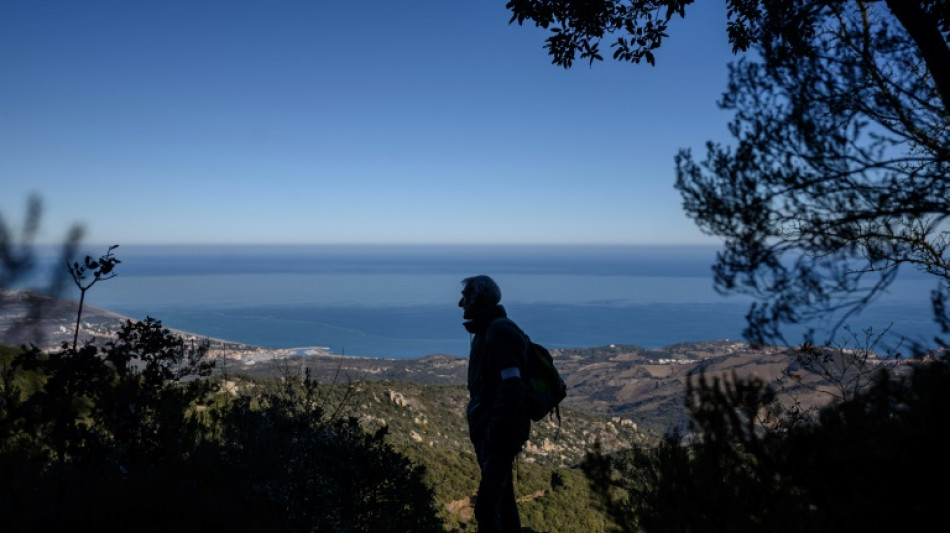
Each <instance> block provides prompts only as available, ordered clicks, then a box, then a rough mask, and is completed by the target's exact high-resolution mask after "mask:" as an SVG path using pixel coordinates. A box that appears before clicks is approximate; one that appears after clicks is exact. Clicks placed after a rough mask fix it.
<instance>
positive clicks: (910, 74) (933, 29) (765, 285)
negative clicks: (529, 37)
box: [507, 0, 950, 343]
mask: <svg viewBox="0 0 950 533" xmlns="http://www.w3.org/2000/svg"><path fill="white" fill-rule="evenodd" d="M691 3H692V1H691V0H653V1H649V0H600V1H586V2H578V1H571V0H512V1H510V2H508V4H507V6H508V8H509V9H510V10H511V12H512V18H511V22H518V23H519V24H523V23H524V21H526V20H530V21H533V22H534V23H535V24H536V25H538V26H540V27H543V28H548V29H550V31H551V35H550V36H549V37H548V38H547V40H546V44H545V47H546V48H547V49H548V51H549V53H550V55H551V56H552V58H553V59H552V60H553V62H554V63H555V64H558V65H561V66H563V67H565V68H568V67H570V66H571V65H572V64H573V61H574V60H575V59H577V58H578V57H580V58H581V59H587V60H588V61H589V62H590V63H593V62H594V61H599V60H602V55H601V50H600V46H599V45H600V43H601V41H602V40H603V39H606V38H608V37H611V36H616V40H615V41H614V42H613V44H612V45H611V47H612V48H613V50H614V51H613V58H614V59H616V60H619V61H629V62H634V63H639V62H640V61H641V60H645V61H646V62H648V63H651V64H652V63H654V61H655V59H654V56H653V53H652V51H653V50H655V49H656V48H658V47H659V46H660V45H661V44H662V42H663V39H664V38H666V37H668V35H667V34H666V30H667V27H668V23H669V21H670V20H671V19H672V17H673V16H674V15H679V16H681V17H682V16H685V15H686V10H687V7H688V6H689V4H691ZM726 5H727V8H728V27H727V32H728V35H729V39H730V42H731V43H732V45H733V50H734V51H735V52H744V51H750V52H753V53H750V54H746V55H744V56H743V57H741V58H740V59H738V60H737V61H736V62H734V63H733V64H732V65H731V66H730V82H729V85H728V88H727V89H726V91H725V93H724V95H723V98H722V100H721V101H720V106H721V107H722V108H724V109H727V110H730V111H732V112H734V119H733V120H732V122H731V123H730V132H731V135H732V136H733V137H734V139H735V141H736V143H735V146H731V147H730V146H723V145H721V144H717V143H712V142H710V143H708V144H707V154H706V157H705V158H704V159H703V160H701V161H700V160H697V159H695V158H694V156H693V155H692V153H691V152H690V151H689V150H681V151H680V152H679V153H678V154H677V155H676V171H677V179H676V188H677V189H678V190H679V191H680V193H681V195H682V197H683V206H684V210H685V211H686V213H687V214H688V215H689V216H690V217H691V218H693V219H694V220H695V221H696V223H697V225H698V226H699V227H700V228H701V229H702V230H703V231H704V232H706V233H707V234H710V235H714V236H718V237H721V238H722V239H723V241H724V249H723V250H722V251H720V252H719V254H718V255H717V259H716V264H715V265H714V272H715V285H716V288H717V290H719V291H721V292H742V293H748V294H751V295H753V296H755V298H756V303H755V304H753V305H752V307H751V308H750V310H749V313H748V316H747V318H748V323H749V325H748V327H747V329H746V331H745V335H746V337H747V338H748V339H749V340H751V341H754V342H775V341H780V342H783V343H784V342H785V338H784V336H783V333H782V330H783V326H785V325H789V324H813V323H814V321H815V320H818V319H822V320H825V321H826V322H827V323H828V324H830V325H831V327H830V328H829V330H830V332H831V333H830V335H829V338H828V339H827V340H830V339H831V338H832V337H833V336H834V335H835V333H836V332H837V331H838V329H839V328H840V327H841V326H842V325H843V324H845V321H846V320H848V319H849V318H850V317H852V316H854V315H855V314H856V313H858V312H860V311H861V310H862V309H864V308H865V306H866V305H867V304H868V303H870V302H871V301H873V300H874V299H875V298H876V297H878V296H879V295H880V294H881V292H882V291H883V290H884V289H886V288H887V287H888V286H889V285H890V284H891V283H892V282H893V281H894V279H895V277H896V276H897V273H898V271H899V269H900V268H901V267H910V268H916V269H918V270H920V271H922V272H925V273H927V274H929V275H932V276H933V277H934V278H935V279H936V281H937V283H936V287H935V288H934V290H933V293H932V306H933V312H934V317H935V320H936V321H937V322H938V324H939V325H940V326H941V328H942V331H943V332H944V333H945V334H946V333H950V314H948V302H950V232H948V217H950V2H948V1H946V0H914V1H912V0H886V1H884V0H873V1H857V0H849V1H840V0H798V1H793V0H726ZM812 333H813V332H812V331H811V330H809V334H807V335H806V339H805V340H806V341H809V342H811V341H812V340H813V339H812V337H813V335H812ZM936 341H937V342H938V343H945V341H941V339H936Z"/></svg>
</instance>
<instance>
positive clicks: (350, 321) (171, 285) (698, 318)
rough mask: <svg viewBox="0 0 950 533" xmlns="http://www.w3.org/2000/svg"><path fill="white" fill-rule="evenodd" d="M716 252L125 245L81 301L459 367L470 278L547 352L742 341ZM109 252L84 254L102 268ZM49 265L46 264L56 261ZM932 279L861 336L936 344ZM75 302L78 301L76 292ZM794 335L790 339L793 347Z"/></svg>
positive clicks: (245, 337)
mask: <svg viewBox="0 0 950 533" xmlns="http://www.w3.org/2000/svg"><path fill="white" fill-rule="evenodd" d="M716 251H717V247H714V246H437V245H431V246H407V245H401V246H397V245H393V246H370V245H314V246H224V245H221V246H120V247H119V248H118V249H116V250H115V251H114V253H115V254H116V256H117V257H118V258H119V259H120V261H121V263H120V264H119V265H118V266H117V268H116V273H117V275H116V277H114V278H112V279H108V280H104V281H101V282H99V283H97V284H96V285H95V286H94V287H93V288H92V289H90V290H89V292H88V293H87V296H86V302H87V303H88V304H89V305H94V306H96V307H101V308H105V309H108V310H110V311H114V312H117V313H121V314H123V315H127V316H129V317H132V318H139V319H144V318H145V317H146V316H150V317H153V318H157V319H159V320H161V321H162V323H163V324H164V325H165V326H167V327H170V328H174V329H179V330H184V331H188V332H191V333H196V334H198V335H202V336H207V337H213V338H218V339H225V340H229V341H234V342H240V343H246V344H252V345H258V346H265V347H271V348H297V347H308V346H321V347H326V348H329V349H330V350H331V351H332V352H333V353H335V354H340V355H357V356H369V357H384V358H397V359H408V358H417V357H422V356H425V355H428V354H435V353H443V354H450V355H457V356H464V355H467V353H468V345H469V334H468V333H467V332H466V331H465V330H464V329H463V327H462V325H461V323H462V317H461V309H460V308H459V307H458V299H459V290H460V289H461V284H460V282H461V280H462V279H463V278H464V277H467V276H471V275H475V274H488V275H490V276H492V277H493V278H494V279H495V280H496V281H497V282H498V284H499V285H500V286H501V289H502V295H503V296H502V304H503V305H504V306H505V307H506V309H507V310H508V313H509V315H510V316H511V317H512V318H513V319H514V320H515V321H517V322H518V323H519V324H520V325H521V326H522V327H523V328H524V329H525V330H526V331H527V332H528V333H529V334H530V335H531V336H532V338H533V339H534V340H535V341H537V342H540V343H542V344H545V345H548V346H549V347H555V348H564V347H591V346H603V345H608V344H634V345H638V346H642V347H645V348H660V347H664V346H667V345H670V344H675V343H680V342H694V341H704V340H712V339H733V340H742V329H743V327H744V316H745V313H746V311H747V310H748V307H749V304H750V302H751V300H750V299H748V298H747V297H741V296H723V295H721V294H718V293H717V292H716V291H715V290H714V289H713V282H712V272H711V264H712V263H713V260H714V258H715V253H716ZM105 252H106V247H102V249H101V250H99V249H97V248H89V249H88V250H84V253H88V254H90V255H92V256H93V257H98V256H99V255H102V254H103V253H105ZM47 259H48V258H47ZM932 288H933V281H932V280H930V279H928V278H926V277H924V276H919V275H918V276H909V277H908V278H907V279H900V280H898V282H896V284H895V285H894V286H893V287H892V289H891V291H890V292H889V294H887V295H885V296H884V297H883V298H881V299H880V301H878V302H877V303H876V304H875V305H874V306H873V307H872V308H870V309H869V310H867V311H866V312H865V313H863V314H862V315H860V316H859V317H857V319H856V320H855V321H854V322H853V325H852V328H853V329H854V330H855V331H856V332H862V331H864V330H865V329H867V328H868V327H870V328H872V331H876V332H881V331H884V330H885V329H886V328H888V327H890V330H889V333H888V337H887V338H888V339H890V340H889V341H888V342H890V344H891V345H896V343H897V342H898V341H899V339H900V338H901V337H907V338H910V339H916V340H927V339H930V338H932V337H933V335H934V334H936V333H937V328H936V326H935V325H934V323H933V321H932V319H931V318H930V313H931V311H930V306H929V291H930V290H931V289H932ZM66 296H67V297H72V298H75V299H78V296H79V292H78V290H74V291H73V292H71V293H68V294H66ZM793 337H794V335H791V336H789V337H787V338H789V339H792V338H793Z"/></svg>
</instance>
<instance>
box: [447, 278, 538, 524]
mask: <svg viewBox="0 0 950 533" xmlns="http://www.w3.org/2000/svg"><path fill="white" fill-rule="evenodd" d="M500 301H501V289H499V288H498V285H497V284H496V283H495V282H494V280H492V279H491V278H490V277H488V276H473V277H470V278H465V279H463V280H462V299H461V300H459V307H461V308H462V309H464V315H463V316H464V318H465V323H464V326H465V329H466V330H468V332H469V333H471V334H472V335H473V336H472V345H471V351H470V353H469V360H468V392H469V402H468V409H467V411H466V418H467V420H468V432H469V438H470V439H471V440H472V444H473V445H474V446H475V455H476V457H477V458H478V465H479V467H480V469H481V480H480V482H479V484H478V494H477V495H476V497H475V519H476V520H477V521H478V531H479V533H519V532H520V531H521V519H520V518H519V516H518V507H517V504H516V503H515V492H514V484H513V482H512V478H511V469H512V464H513V463H514V460H515V457H516V456H517V455H518V453H519V452H520V451H521V447H522V446H524V443H525V441H527V440H528V434H529V432H530V430H531V419H530V418H528V417H527V416H526V415H525V414H524V409H523V407H522V404H523V402H524V394H525V387H524V383H523V382H522V381H521V374H522V371H523V369H524V361H525V336H524V335H523V333H522V332H521V330H520V329H519V328H518V326H517V325H516V324H515V323H514V322H512V321H511V319H509V318H508V315H507V313H506V312H505V308H504V307H502V306H501V305H500V304H499V302H500Z"/></svg>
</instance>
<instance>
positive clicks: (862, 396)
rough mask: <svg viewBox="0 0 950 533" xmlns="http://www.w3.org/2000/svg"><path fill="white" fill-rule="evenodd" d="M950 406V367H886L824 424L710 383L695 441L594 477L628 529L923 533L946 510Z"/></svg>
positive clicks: (696, 408)
mask: <svg viewBox="0 0 950 533" xmlns="http://www.w3.org/2000/svg"><path fill="white" fill-rule="evenodd" d="M948 409H950V364H948V363H947V361H945V360H943V361H927V362H920V363H919V364H917V365H914V366H913V368H912V371H911V372H909V373H906V374H904V373H902V374H892V373H890V372H888V371H887V370H884V369H882V370H880V371H879V372H877V373H876V376H875V381H874V383H873V384H872V385H871V386H870V387H868V388H867V389H865V390H863V391H862V392H861V393H859V394H857V395H856V396H855V397H853V398H850V399H848V400H846V401H843V402H840V403H836V404H832V405H831V406H829V407H826V408H824V409H822V410H821V412H820V413H819V415H818V416H817V417H816V418H813V419H812V418H807V417H801V416H798V415H799V414H800V413H796V412H794V411H792V412H784V413H783V412H782V411H781V409H780V408H779V407H778V403H777V401H776V399H775V394H774V393H773V392H772V391H771V390H770V389H769V388H768V387H766V386H765V385H764V384H763V383H761V382H759V381H756V380H754V379H750V380H737V381H734V382H727V381H713V382H707V381H705V380H703V379H699V380H697V382H696V383H695V387H694V388H692V389H691V390H690V393H689V410H690V415H691V417H692V421H693V425H692V429H693V433H692V434H691V435H690V437H689V438H688V439H681V438H680V437H681V436H679V435H670V436H668V438H667V440H666V441H664V442H663V443H661V444H660V445H658V446H654V447H643V446H637V447H635V448H634V449H632V450H630V451H627V452H621V453H618V454H612V455H608V454H602V453H595V454H592V455H591V457H590V458H589V459H588V461H587V462H586V463H585V471H586V472H587V473H588V475H589V476H590V479H591V482H592V487H593V488H594V489H595V490H596V491H597V493H598V496H599V497H600V500H601V501H602V502H604V504H605V506H606V508H607V509H608V512H609V514H610V515H611V516H612V517H613V519H614V520H616V522H617V523H618V524H622V525H623V527H622V531H625V532H640V531H650V532H662V531H669V532H673V531H677V532H679V531H770V532H806V531H808V532H812V531H921V530H925V529H927V528H929V527H930V526H929V524H933V523H935V521H937V520H939V519H940V517H941V516H942V513H943V511H942V507H941V499H942V496H941V494H942V493H941V491H939V490H931V489H930V488H929V487H933V486H935V483H939V482H940V481H941V480H944V479H946V476H947V475H948V474H950V461H947V458H946V453H944V451H943V450H942V444H941V442H942V438H941V435H942V433H943V425H944V423H945V421H946V413H947V410H948ZM767 415H771V416H767ZM763 422H764V423H763Z"/></svg>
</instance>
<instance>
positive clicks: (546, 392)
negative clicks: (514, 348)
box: [524, 335, 567, 425]
mask: <svg viewBox="0 0 950 533" xmlns="http://www.w3.org/2000/svg"><path fill="white" fill-rule="evenodd" d="M524 337H525V343H526V349H525V374H526V375H525V376H524V382H525V385H526V386H527V389H528V393H527V397H526V398H525V405H526V407H527V414H528V416H529V417H531V420H534V421H535V422H539V421H541V420H542V419H544V417H546V416H548V415H549V414H552V413H553V414H555V415H556V416H557V422H558V425H560V423H561V400H563V399H564V398H565V397H566V396H567V384H565V383H564V379H562V378H561V374H560V373H558V371H557V367H555V366H554V358H553V357H551V352H549V351H548V349H547V348H545V347H544V346H541V345H540V344H538V343H536V342H534V341H532V340H531V339H530V338H529V337H528V336H527V335H525V336H524Z"/></svg>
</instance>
